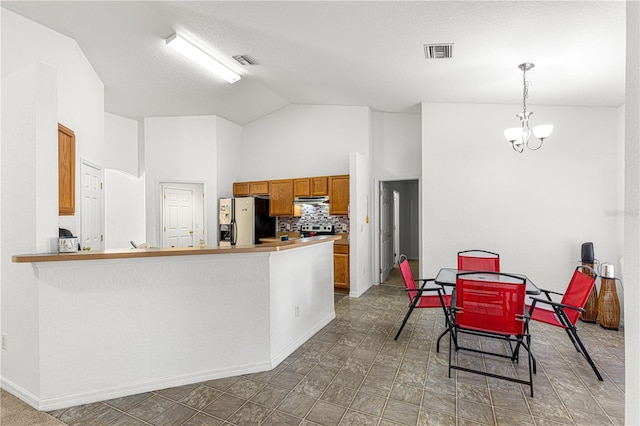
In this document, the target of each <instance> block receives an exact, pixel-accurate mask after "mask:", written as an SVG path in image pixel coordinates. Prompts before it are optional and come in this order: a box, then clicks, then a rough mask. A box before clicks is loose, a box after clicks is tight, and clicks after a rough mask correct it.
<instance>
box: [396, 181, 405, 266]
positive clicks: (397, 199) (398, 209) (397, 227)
mask: <svg viewBox="0 0 640 426" xmlns="http://www.w3.org/2000/svg"><path fill="white" fill-rule="evenodd" d="M405 254H406V253H405ZM399 257H400V193H399V192H398V191H396V190H394V191H393V263H394V264H396V263H398V258H399Z"/></svg>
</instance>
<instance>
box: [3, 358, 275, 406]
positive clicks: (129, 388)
mask: <svg viewBox="0 0 640 426" xmlns="http://www.w3.org/2000/svg"><path fill="white" fill-rule="evenodd" d="M271 368H272V367H271V363H269V362H263V363H257V364H251V365H244V366H240V367H234V368H224V369H219V370H207V371H200V372H195V373H189V374H184V375H180V376H172V377H164V378H158V379H154V380H146V381H142V382H136V383H130V384H128V385H125V386H118V387H113V388H104V389H99V390H95V391H90V392H83V393H78V394H74V395H65V396H60V397H54V398H42V399H41V398H38V397H37V396H35V395H33V394H32V393H30V392H28V391H27V390H25V389H23V388H21V387H20V386H17V385H16V384H15V383H13V382H11V381H10V380H6V379H5V378H4V377H3V378H2V388H3V389H4V390H6V391H7V392H9V393H10V394H12V395H13V396H15V397H16V398H19V399H20V400H22V401H24V402H25V403H27V404H29V405H30V406H32V407H33V408H35V409H36V410H39V411H51V410H58V409H61V408H68V407H73V406H76V405H82V404H90V403H93V402H99V401H106V400H109V399H113V398H120V397H123V396H129V395H135V394H138V393H144V392H151V391H157V390H160V389H166V388H171V387H175V386H183V385H188V384H192V383H200V382H206V381H208V380H214V379H221V378H224V377H233V376H239V375H242V374H251V373H259V372H262V371H268V370H270V369H271Z"/></svg>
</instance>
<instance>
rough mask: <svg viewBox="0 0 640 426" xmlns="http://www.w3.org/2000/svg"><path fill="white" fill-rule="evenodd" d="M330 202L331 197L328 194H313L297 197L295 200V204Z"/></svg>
mask: <svg viewBox="0 0 640 426" xmlns="http://www.w3.org/2000/svg"><path fill="white" fill-rule="evenodd" d="M327 202H329V197H327V196H326V195H320V196H311V197H296V198H294V200H293V204H296V205H302V204H323V203H327Z"/></svg>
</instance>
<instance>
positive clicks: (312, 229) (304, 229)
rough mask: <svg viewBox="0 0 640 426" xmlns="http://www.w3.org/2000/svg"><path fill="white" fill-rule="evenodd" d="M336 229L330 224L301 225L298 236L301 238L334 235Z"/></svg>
mask: <svg viewBox="0 0 640 426" xmlns="http://www.w3.org/2000/svg"><path fill="white" fill-rule="evenodd" d="M335 233H336V228H335V226H333V225H330V224H324V225H302V226H301V227H300V235H301V236H302V237H303V238H307V237H315V236H316V235H334V234H335Z"/></svg>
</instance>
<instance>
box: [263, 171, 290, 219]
mask: <svg viewBox="0 0 640 426" xmlns="http://www.w3.org/2000/svg"><path fill="white" fill-rule="evenodd" d="M294 212H295V209H294V205H293V179H281V180H271V181H269V216H294Z"/></svg>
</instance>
